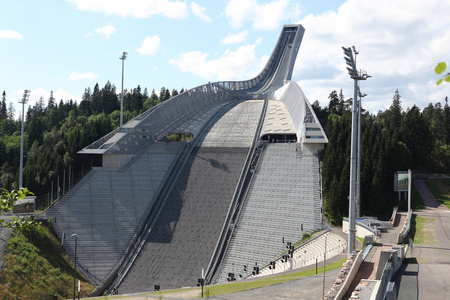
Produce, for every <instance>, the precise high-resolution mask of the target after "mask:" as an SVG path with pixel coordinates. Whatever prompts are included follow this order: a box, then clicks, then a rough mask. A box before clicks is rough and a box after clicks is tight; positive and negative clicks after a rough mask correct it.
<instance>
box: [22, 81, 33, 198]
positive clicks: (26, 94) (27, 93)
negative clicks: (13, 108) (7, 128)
mask: <svg viewBox="0 0 450 300" xmlns="http://www.w3.org/2000/svg"><path fill="white" fill-rule="evenodd" d="M30 92H31V91H30V90H24V91H23V97H22V99H21V100H19V103H21V104H22V126H21V130H20V132H21V136H20V170H19V190H21V189H22V188H23V122H24V115H25V104H27V103H28V99H29V98H30Z"/></svg>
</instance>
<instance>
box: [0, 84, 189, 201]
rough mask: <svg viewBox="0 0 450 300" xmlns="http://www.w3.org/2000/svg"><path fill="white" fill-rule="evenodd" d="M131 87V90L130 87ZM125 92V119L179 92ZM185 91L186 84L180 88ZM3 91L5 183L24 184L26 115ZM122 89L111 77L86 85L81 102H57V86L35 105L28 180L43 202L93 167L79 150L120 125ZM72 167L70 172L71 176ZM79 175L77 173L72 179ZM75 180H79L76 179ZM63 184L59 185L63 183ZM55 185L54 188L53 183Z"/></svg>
mask: <svg viewBox="0 0 450 300" xmlns="http://www.w3.org/2000/svg"><path fill="white" fill-rule="evenodd" d="M125 92H126V93H125ZM125 92H124V104H123V106H124V122H127V121H128V120H130V119H132V118H134V117H136V116H137V115H139V114H141V113H142V112H144V111H146V110H148V109H150V108H151V107H153V106H155V105H157V104H158V103H160V102H162V101H165V100H167V99H169V98H171V97H173V96H175V95H177V94H178V93H179V92H178V91H177V90H175V89H174V90H172V92H170V91H169V90H168V89H166V88H165V87H162V88H161V90H160V92H159V94H156V93H155V91H154V90H153V91H152V93H151V94H150V95H149V94H148V92H147V89H144V91H142V90H141V87H140V86H138V87H137V88H135V89H132V90H130V91H125ZM182 92H183V89H181V91H180V93H182ZM6 98H7V95H6V94H5V92H3V94H2V99H1V101H0V188H5V189H7V190H13V189H18V185H19V183H18V182H19V164H20V143H21V142H20V138H21V134H20V132H21V130H20V128H21V122H20V119H21V118H17V116H16V118H15V117H14V115H15V112H14V108H13V105H12V103H9V104H8V102H7V99H6ZM119 122H120V95H119V94H117V93H116V88H115V86H114V85H112V84H111V83H110V82H109V81H108V82H107V83H106V84H105V86H104V87H103V88H100V87H99V85H98V84H96V85H95V86H94V89H93V90H91V89H90V88H86V89H85V92H84V94H83V96H82V100H81V102H80V103H79V104H78V103H76V102H74V101H72V100H68V101H65V102H64V101H63V100H62V99H61V100H60V101H59V103H57V101H56V99H55V98H54V97H53V92H51V94H50V97H49V99H43V98H42V97H41V98H40V99H39V101H37V103H36V104H35V105H34V106H30V107H29V108H28V110H27V112H26V115H25V129H24V132H25V134H24V168H23V183H24V186H26V187H27V188H28V189H29V190H30V191H32V192H33V193H34V194H35V195H36V196H37V206H38V208H44V207H46V206H47V205H48V202H49V199H50V197H51V198H52V199H55V198H56V196H57V195H58V192H59V193H62V192H63V189H66V191H67V188H68V185H69V183H70V180H69V178H74V179H75V180H76V179H77V178H79V177H81V176H82V173H85V172H87V171H88V170H89V168H90V167H91V161H90V159H88V158H87V157H86V156H83V155H78V154H77V152H78V151H79V150H81V149H83V148H84V147H85V146H87V145H89V144H91V143H92V142H94V141H96V140H97V139H99V138H101V137H102V136H104V135H106V134H107V133H109V132H111V131H112V130H114V129H115V128H117V127H118V126H119ZM69 172H70V176H69ZM72 180H73V179H72ZM72 182H73V181H72ZM58 186H59V191H57V187H58ZM52 187H53V188H52Z"/></svg>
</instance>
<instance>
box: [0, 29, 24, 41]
mask: <svg viewBox="0 0 450 300" xmlns="http://www.w3.org/2000/svg"><path fill="white" fill-rule="evenodd" d="M0 39H23V36H22V35H21V34H20V33H19V32H17V31H15V30H11V29H6V30H0Z"/></svg>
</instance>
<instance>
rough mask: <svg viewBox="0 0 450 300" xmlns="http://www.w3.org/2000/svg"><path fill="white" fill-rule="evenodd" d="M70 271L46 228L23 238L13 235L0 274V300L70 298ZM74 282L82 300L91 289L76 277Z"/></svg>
mask: <svg viewBox="0 0 450 300" xmlns="http://www.w3.org/2000/svg"><path fill="white" fill-rule="evenodd" d="M73 271H74V269H73V262H72V261H71V260H70V259H69V257H68V256H67V254H65V252H64V251H63V249H62V246H61V243H60V242H59V240H58V239H57V238H56V237H55V236H54V235H53V234H52V232H51V230H50V229H49V228H48V227H47V226H44V225H41V226H39V227H36V228H34V229H33V230H31V231H29V232H27V233H25V234H21V233H17V232H13V233H12V235H11V237H10V239H9V242H8V246H7V249H6V250H5V255H4V268H3V270H1V271H0V299H1V300H3V299H16V298H17V297H20V298H21V299H23V300H26V299H30V300H31V299H33V300H36V299H53V297H52V296H53V295H57V296H58V299H67V298H71V297H72V295H73ZM78 279H80V280H81V296H82V297H83V296H85V295H87V293H88V292H90V291H92V290H93V286H92V285H90V284H89V283H88V282H87V281H86V280H85V279H84V278H82V277H81V275H80V274H77V280H78ZM77 284H78V282H77Z"/></svg>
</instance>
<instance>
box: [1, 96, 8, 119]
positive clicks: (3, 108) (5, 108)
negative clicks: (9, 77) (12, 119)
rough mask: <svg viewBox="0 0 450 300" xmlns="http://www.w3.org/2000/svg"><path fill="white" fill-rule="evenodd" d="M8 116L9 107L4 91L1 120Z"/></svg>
mask: <svg viewBox="0 0 450 300" xmlns="http://www.w3.org/2000/svg"><path fill="white" fill-rule="evenodd" d="M6 118H8V108H7V106H6V93H5V91H3V94H2V101H1V102H0V120H3V119H6Z"/></svg>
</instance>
